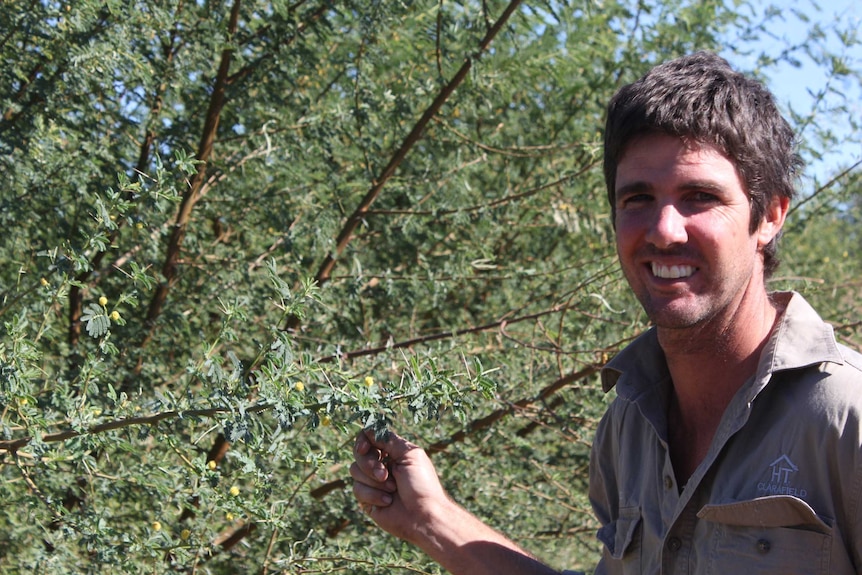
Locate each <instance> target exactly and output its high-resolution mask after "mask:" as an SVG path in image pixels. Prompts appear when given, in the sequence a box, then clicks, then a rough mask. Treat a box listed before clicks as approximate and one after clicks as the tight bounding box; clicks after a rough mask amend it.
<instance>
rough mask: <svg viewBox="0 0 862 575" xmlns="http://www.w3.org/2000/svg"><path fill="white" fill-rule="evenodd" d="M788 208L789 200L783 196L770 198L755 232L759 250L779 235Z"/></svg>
mask: <svg viewBox="0 0 862 575" xmlns="http://www.w3.org/2000/svg"><path fill="white" fill-rule="evenodd" d="M789 208H790V199H789V198H785V197H783V196H775V197H773V198H772V201H771V202H770V203H769V205H768V206H767V207H766V212H765V213H764V214H763V219H762V220H761V222H760V227H758V228H757V231H756V232H755V233H756V234H757V244H758V246H760V247H761V248H762V247H764V246H766V245H767V244H768V243H769V242H771V241H772V240H773V239H774V238H775V237H777V236H778V234H779V233H781V228H782V227H783V226H784V219H785V218H786V217H787V210H788V209H789Z"/></svg>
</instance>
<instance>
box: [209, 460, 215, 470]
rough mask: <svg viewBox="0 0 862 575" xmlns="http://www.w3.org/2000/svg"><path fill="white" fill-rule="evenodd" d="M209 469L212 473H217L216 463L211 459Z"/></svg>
mask: <svg viewBox="0 0 862 575" xmlns="http://www.w3.org/2000/svg"><path fill="white" fill-rule="evenodd" d="M207 468H209V470H210V471H215V468H216V462H215V460H214V459H210V460H209V461H207Z"/></svg>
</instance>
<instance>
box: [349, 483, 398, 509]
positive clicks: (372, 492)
mask: <svg viewBox="0 0 862 575" xmlns="http://www.w3.org/2000/svg"><path fill="white" fill-rule="evenodd" d="M353 497H355V498H356V501H358V502H359V505H360V507H363V506H365V507H367V506H371V505H374V506H377V507H388V506H390V505H392V501H394V498H393V497H392V495H391V494H389V493H387V492H385V491H382V490H380V489H377V488H375V487H373V486H369V485H366V484H364V483H361V482H359V481H354V482H353Z"/></svg>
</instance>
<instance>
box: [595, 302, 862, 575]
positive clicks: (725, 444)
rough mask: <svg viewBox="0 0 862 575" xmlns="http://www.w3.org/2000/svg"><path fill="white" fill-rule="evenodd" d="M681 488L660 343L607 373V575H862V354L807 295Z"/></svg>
mask: <svg viewBox="0 0 862 575" xmlns="http://www.w3.org/2000/svg"><path fill="white" fill-rule="evenodd" d="M775 297H778V298H782V299H789V301H788V302H787V306H786V311H785V313H784V314H783V317H782V318H781V319H780V322H779V324H778V326H777V327H776V329H775V331H774V332H773V334H772V335H771V336H770V339H769V341H768V343H767V345H766V347H765V349H764V350H763V354H762V356H761V358H760V363H759V366H758V369H757V373H756V374H755V376H754V377H752V378H751V379H750V380H748V381H747V382H746V383H745V385H744V386H743V387H742V388H741V389H740V390H739V391H738V392H737V394H736V396H735V397H734V398H733V400H732V401H731V403H730V405H729V406H728V408H727V410H726V411H725V413H724V416H723V418H722V420H721V423H720V424H719V428H718V430H717V432H716V434H715V437H714V438H713V441H712V445H711V446H710V449H709V452H708V454H707V455H706V457H705V459H704V460H703V461H702V462H701V464H700V466H699V467H698V468H697V470H696V471H695V472H694V474H693V475H692V476H691V478H690V479H689V481H688V483H687V484H686V485H685V486H684V487H681V486H679V485H677V484H676V479H675V476H674V472H673V468H672V465H671V460H670V455H669V451H668V443H667V424H666V419H665V406H666V405H667V397H668V392H669V389H670V385H671V381H670V376H669V374H668V371H667V366H666V363H665V360H664V355H663V353H662V350H661V348H660V347H659V345H658V341H657V337H656V333H655V330H650V331H648V332H646V333H644V334H643V335H641V336H640V337H639V338H638V339H637V340H636V341H634V342H633V343H632V344H631V345H630V346H628V347H627V348H626V349H624V350H623V351H622V352H621V353H620V354H619V355H618V356H617V357H615V358H614V359H613V360H612V361H611V362H610V363H609V364H608V365H607V366H606V367H605V369H604V370H603V371H602V384H603V386H604V388H605V391H609V390H610V389H611V388H613V387H616V389H617V397H616V398H615V400H614V401H613V403H612V405H611V406H610V408H609V409H608V412H607V413H606V414H605V416H604V418H603V419H602V421H601V423H600V425H599V428H598V431H597V436H596V440H595V443H594V445H593V453H592V461H591V468H590V499H591V502H592V504H593V509H594V511H595V513H596V516H597V517H598V519H599V521H600V522H601V524H602V527H601V529H600V530H599V532H598V537H599V539H600V540H601V542H602V543H603V544H604V551H603V556H602V559H601V562H600V563H599V566H598V568H597V571H596V572H597V573H599V574H616V573H638V574H642V573H643V574H653V573H662V574H673V575H677V574H680V575H682V574H695V573H697V574H707V573H709V574H713V573H714V574H720V575H724V574H727V575H731V574H737V573H746V574H747V573H770V574H792V573H805V574H816V573H823V574H830V575H843V574H845V573H846V574H850V573H862V355H860V354H858V353H856V352H854V351H851V350H850V349H848V348H846V347H844V346H841V345H840V344H837V343H836V341H835V337H834V335H833V333H832V328H831V327H830V326H829V325H827V324H825V323H824V322H823V321H822V320H821V319H820V317H819V316H818V315H817V313H816V312H815V311H814V310H813V309H812V308H811V307H810V306H809V304H808V303H807V302H806V301H805V300H804V299H803V298H802V296H800V295H799V294H783V295H782V294H779V295H776V296H775Z"/></svg>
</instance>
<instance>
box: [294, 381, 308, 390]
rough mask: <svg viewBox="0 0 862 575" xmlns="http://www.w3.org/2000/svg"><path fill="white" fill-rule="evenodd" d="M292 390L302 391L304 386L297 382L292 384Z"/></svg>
mask: <svg viewBox="0 0 862 575" xmlns="http://www.w3.org/2000/svg"><path fill="white" fill-rule="evenodd" d="M293 389H295V390H296V391H302V390H304V389H305V384H304V383H302V382H301V381H297V382H296V383H295V384H293Z"/></svg>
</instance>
